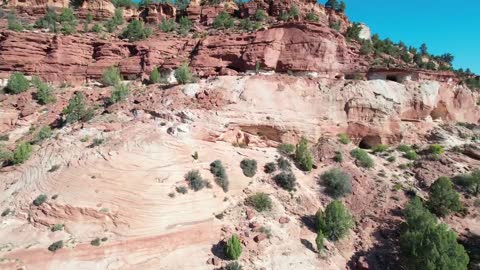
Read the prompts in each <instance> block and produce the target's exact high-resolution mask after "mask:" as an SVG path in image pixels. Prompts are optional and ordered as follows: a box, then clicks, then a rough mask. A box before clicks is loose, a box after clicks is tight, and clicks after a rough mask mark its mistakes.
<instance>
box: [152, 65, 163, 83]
mask: <svg viewBox="0 0 480 270" xmlns="http://www.w3.org/2000/svg"><path fill="white" fill-rule="evenodd" d="M161 78H162V76H161V74H160V71H158V68H154V69H153V70H152V72H150V83H152V84H154V83H160V81H161Z"/></svg>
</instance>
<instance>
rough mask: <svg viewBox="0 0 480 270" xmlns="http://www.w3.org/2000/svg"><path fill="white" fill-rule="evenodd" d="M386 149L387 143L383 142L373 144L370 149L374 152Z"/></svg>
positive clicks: (381, 151)
mask: <svg viewBox="0 0 480 270" xmlns="http://www.w3.org/2000/svg"><path fill="white" fill-rule="evenodd" d="M387 150H388V145H385V144H378V145H375V146H374V147H373V149H372V151H373V152H374V153H383V152H385V151H387Z"/></svg>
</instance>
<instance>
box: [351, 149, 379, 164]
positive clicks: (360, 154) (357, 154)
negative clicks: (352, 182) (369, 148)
mask: <svg viewBox="0 0 480 270" xmlns="http://www.w3.org/2000/svg"><path fill="white" fill-rule="evenodd" d="M350 154H351V155H352V157H354V158H355V159H356V160H357V164H358V166H360V167H363V168H367V169H369V168H373V167H374V166H375V162H374V161H373V159H372V158H371V157H370V156H369V155H368V153H367V152H366V151H365V150H363V149H360V148H357V149H354V150H352V152H351V153H350Z"/></svg>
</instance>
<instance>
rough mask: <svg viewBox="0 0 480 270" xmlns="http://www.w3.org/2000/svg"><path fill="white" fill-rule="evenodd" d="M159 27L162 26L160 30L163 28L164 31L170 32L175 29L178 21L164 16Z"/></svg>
mask: <svg viewBox="0 0 480 270" xmlns="http://www.w3.org/2000/svg"><path fill="white" fill-rule="evenodd" d="M158 28H160V30H162V32H165V33H170V32H173V31H175V29H176V28H177V26H176V23H175V20H174V19H167V18H163V19H162V22H161V23H160V25H159V26H158Z"/></svg>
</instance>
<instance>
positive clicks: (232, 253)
mask: <svg viewBox="0 0 480 270" xmlns="http://www.w3.org/2000/svg"><path fill="white" fill-rule="evenodd" d="M241 254H242V245H241V244H240V239H238V236H237V235H235V234H234V235H232V236H231V237H230V239H228V241H227V244H226V245H225V255H227V257H228V258H229V259H231V260H237V259H238V258H239V257H240V255H241Z"/></svg>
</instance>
